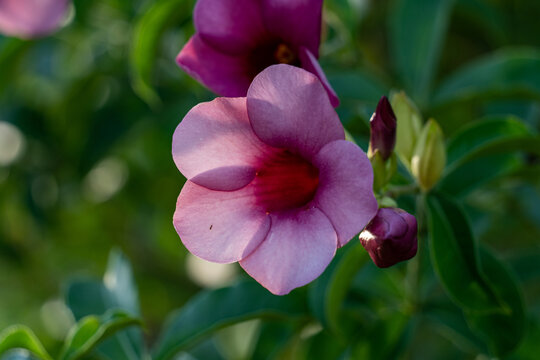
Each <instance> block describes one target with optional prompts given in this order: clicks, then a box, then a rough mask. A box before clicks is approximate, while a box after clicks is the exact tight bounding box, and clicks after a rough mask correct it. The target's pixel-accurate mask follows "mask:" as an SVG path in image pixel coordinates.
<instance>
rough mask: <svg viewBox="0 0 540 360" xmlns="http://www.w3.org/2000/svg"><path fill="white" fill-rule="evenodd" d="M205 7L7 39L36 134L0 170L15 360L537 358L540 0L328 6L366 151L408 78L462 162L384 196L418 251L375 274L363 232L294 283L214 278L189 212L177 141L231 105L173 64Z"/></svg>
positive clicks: (351, 128)
mask: <svg viewBox="0 0 540 360" xmlns="http://www.w3.org/2000/svg"><path fill="white" fill-rule="evenodd" d="M193 6H194V1H193V0H160V1H150V0H137V1H130V0H112V1H109V0H107V1H105V0H95V1H79V0H75V2H74V15H73V19H72V20H71V22H70V23H69V24H67V25H66V27H65V28H63V29H62V30H60V31H59V32H58V33H56V34H55V35H52V36H51V37H48V38H43V39H39V40H32V41H23V40H18V39H14V38H7V37H0V121H3V122H7V123H9V124H12V125H13V126H15V127H16V128H17V129H18V131H19V132H20V138H21V141H22V143H23V145H22V149H23V150H21V152H20V154H19V155H18V157H16V158H14V159H13V161H12V162H10V163H8V164H0V199H1V200H0V274H2V275H0V288H1V289H2V290H0V291H1V293H0V294H1V295H0V328H1V329H5V330H4V331H3V332H2V333H0V359H9V360H13V359H18V360H23V359H35V358H37V359H44V360H49V359H52V358H54V359H66V360H67V359H78V358H90V359H111V360H113V359H114V360H122V359H129V360H134V359H149V358H154V359H160V360H165V359H251V358H252V359H259V358H269V359H288V358H289V359H319V358H320V359H338V358H339V359H362V358H369V359H425V358H436V359H455V358H463V359H474V358H477V356H478V355H480V354H483V355H486V356H491V357H498V358H504V359H505V358H508V359H531V360H532V359H534V358H535V355H534V354H536V353H538V351H540V349H539V345H538V344H539V341H538V339H540V303H539V302H538V298H539V295H540V288H539V287H538V277H539V275H540V272H539V271H538V266H537V264H538V261H539V259H540V249H539V246H538V239H539V238H540V205H539V204H540V180H539V179H540V162H539V156H540V135H539V134H538V131H539V130H540V88H539V84H540V66H539V64H540V55H539V54H540V38H539V37H538V36H537V33H538V31H537V26H538V24H537V21H538V20H537V18H538V14H540V5H539V4H537V3H536V2H531V1H528V0H515V1H512V2H504V1H491V0H437V1H428V0H392V1H391V0H387V1H352V0H350V1H349V0H327V1H325V17H324V18H325V29H324V39H323V45H322V49H321V64H322V66H323V68H324V69H325V72H326V73H327V75H328V79H329V81H330V83H331V84H332V85H333V87H334V88H335V90H336V92H337V93H338V95H339V96H340V98H341V100H342V105H341V106H340V107H339V108H338V109H337V111H338V114H339V115H340V118H341V120H342V122H343V124H344V126H345V127H346V128H347V130H348V132H349V133H350V134H351V135H352V137H353V138H354V139H355V140H356V142H357V143H358V144H360V145H361V146H362V147H363V148H364V149H365V150H366V149H367V141H368V139H369V123H368V120H369V118H370V116H371V113H372V112H373V110H374V108H375V105H376V103H377V101H378V99H379V98H380V96H382V95H389V93H390V91H401V90H403V91H404V92H405V93H406V94H407V96H409V97H410V98H411V100H412V101H413V102H414V103H415V104H416V105H417V106H418V108H419V110H420V112H421V113H422V118H424V119H426V120H427V119H430V118H434V119H435V120H436V121H437V123H438V124H439V125H440V126H441V128H442V132H443V133H444V136H445V138H446V158H447V163H446V166H445V168H444V170H443V172H442V174H441V178H440V180H439V181H438V183H437V184H436V185H435V186H434V188H433V189H432V190H431V191H430V192H428V193H421V192H420V190H419V189H418V186H417V185H416V183H415V180H414V177H413V176H412V175H411V174H410V173H409V171H408V170H407V166H405V165H404V164H400V165H399V166H398V172H397V174H396V175H394V176H393V178H392V179H391V181H390V184H389V185H388V186H387V187H386V188H385V189H384V191H385V193H386V195H387V196H389V197H392V198H394V200H395V201H397V204H398V205H399V206H400V207H401V208H404V209H406V210H407V211H409V212H411V213H413V214H415V215H416V216H417V218H418V220H419V224H420V232H419V253H418V255H417V256H416V258H414V259H412V260H411V261H409V262H407V263H403V264H399V265H397V266H394V267H392V268H389V269H378V268H376V267H374V266H373V265H372V264H371V262H370V260H369V258H368V255H367V253H366V252H365V251H364V250H363V249H362V248H361V246H360V245H359V243H358V241H356V240H354V239H353V241H351V243H350V244H349V245H347V246H345V247H344V248H342V249H339V250H338V253H337V256H336V257H335V259H334V260H333V262H332V263H331V265H330V266H329V267H328V268H327V269H326V271H325V272H324V273H323V275H322V276H321V277H320V278H319V279H317V280H316V281H315V282H313V283H312V284H310V285H308V286H307V287H306V288H301V289H297V290H295V291H293V292H292V293H291V294H290V295H287V296H284V297H275V296H273V295H271V294H270V293H269V292H267V291H266V290H265V289H263V288H262V287H260V286H259V285H258V284H256V283H254V282H253V281H251V280H247V279H244V278H243V276H242V275H237V276H236V278H235V280H234V281H233V284H231V285H230V286H227V284H224V286H223V287H221V288H219V289H212V288H210V289H201V285H200V283H197V282H196V279H195V280H194V278H193V277H192V276H191V275H190V273H189V272H188V270H186V266H187V265H188V264H189V259H187V260H186V250H185V249H184V248H183V247H182V246H181V244H180V242H179V240H178V238H177V235H176V233H175V231H174V228H173V227H172V225H171V218H172V213H173V211H174V205H175V199H176V197H177V195H178V192H179V190H180V188H181V185H182V183H183V182H184V181H185V179H183V178H181V175H180V174H179V173H178V172H177V170H176V168H175V166H174V164H173V162H172V160H171V156H170V145H171V136H172V133H173V131H174V128H175V127H176V126H177V124H178V122H179V120H180V119H181V118H182V116H183V115H185V114H186V112H187V111H188V110H189V109H190V108H191V107H193V106H194V105H195V104H197V103H199V102H202V101H206V100H209V99H211V98H212V97H213V95H212V94H210V93H209V92H208V91H207V90H205V89H203V88H202V87H201V86H200V85H198V84H197V83H196V82H195V81H194V80H192V79H191V78H189V77H188V76H187V75H186V74H184V73H182V72H181V70H179V69H178V68H177V66H176V64H175V63H174V58H175V56H176V54H177V53H178V51H179V50H180V48H181V46H182V45H183V44H184V43H185V42H186V41H187V39H188V38H189V36H190V35H191V34H192V33H193V25H192V22H191V12H192V9H193ZM1 145H2V144H1V143H0V148H1ZM104 174H105V175H104ZM103 176H105V178H106V179H107V181H105V182H103ZM100 179H101V180H100ZM104 184H105V185H104ZM114 247H116V248H121V249H122V251H123V253H125V254H126V255H124V254H123V253H122V252H120V251H119V250H113V251H112V252H110V255H108V254H109V251H110V249H111V248H114ZM107 256H109V260H108V263H107ZM128 258H129V259H130V260H131V262H132V264H133V265H131V264H130V261H128ZM105 267H106V271H105V275H104V277H103V279H102V280H95V279H96V278H98V276H100V274H101V271H102V269H103V268H105ZM61 284H66V285H61ZM61 286H64V287H63V289H64V291H63V293H64V297H63V299H61V301H59V300H58V296H59V295H58V294H59V293H61V292H62V291H61ZM174 309H176V310H175V311H174V312H172V310H174ZM165 318H168V320H167V321H165V322H164V320H165ZM253 319H259V320H257V321H255V322H253ZM13 323H23V324H28V325H30V326H31V327H32V328H33V329H35V333H36V334H37V336H36V335H34V332H32V331H31V330H30V329H29V328H28V327H27V326H23V325H14V326H13V325H11V326H10V324H13ZM163 323H164V324H163ZM162 324H163V325H162ZM38 338H39V339H41V341H42V342H43V345H42V342H40V340H39V339H38ZM21 349H22V350H21ZM45 349H47V350H45Z"/></svg>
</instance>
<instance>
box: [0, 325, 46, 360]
mask: <svg viewBox="0 0 540 360" xmlns="http://www.w3.org/2000/svg"><path fill="white" fill-rule="evenodd" d="M13 349H26V350H28V351H30V352H31V353H33V354H34V355H36V356H38V357H39V358H40V359H42V360H52V358H51V356H50V355H49V354H48V353H47V351H46V350H45V348H44V347H43V345H42V344H41V342H40V341H39V339H38V338H37V337H36V335H35V334H34V333H33V332H32V330H31V329H29V328H28V327H26V326H23V325H13V326H10V327H8V328H7V329H5V330H4V331H2V332H1V333H0V355H3V354H5V353H6V352H8V351H9V350H13ZM14 357H15V355H13V356H9V357H8V358H14ZM15 358H16V357H15Z"/></svg>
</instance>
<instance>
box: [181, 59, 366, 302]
mask: <svg viewBox="0 0 540 360" xmlns="http://www.w3.org/2000/svg"><path fill="white" fill-rule="evenodd" d="M344 139H345V135H344V130H343V127H342V125H341V123H340V121H339V118H338V116H337V114H336V112H335V111H334V109H333V107H332V106H331V104H330V101H329V99H328V96H327V94H326V91H325V90H324V88H323V86H322V85H321V83H320V81H319V80H318V78H317V77H316V76H314V75H313V74H311V73H309V72H307V71H305V70H302V69H300V68H297V67H293V66H289V65H274V66H270V67H268V68H267V69H266V70H264V71H262V72H261V73H260V74H259V75H257V76H256V77H255V79H254V80H253V83H252V84H251V86H250V87H249V90H248V92H247V97H241V98H217V99H215V100H213V101H211V102H207V103H202V104H199V105H197V106H195V107H194V108H193V109H192V110H191V111H190V112H189V113H188V114H187V115H186V116H185V118H184V119H183V120H182V122H181V123H180V125H178V127H177V129H176V131H175V133H174V137H173V148H172V154H173V158H174V161H175V163H176V165H177V167H178V169H179V170H180V171H181V172H182V174H184V175H185V176H186V178H187V179H188V180H187V182H186V184H185V185H184V187H183V189H182V191H181V193H180V196H179V197H178V201H177V204H176V212H175V214H174V226H175V228H176V231H177V232H178V234H179V236H180V238H181V240H182V242H183V243H184V245H185V246H186V248H187V249H188V250H189V251H190V252H192V253H193V254H195V255H197V256H199V257H201V258H203V259H205V260H209V261H214V262H220V263H231V262H236V261H239V262H240V265H241V266H242V267H243V268H244V269H245V271H246V272H247V273H249V274H250V275H251V276H252V277H253V278H255V279H256V280H257V281H258V282H259V283H261V284H262V285H263V286H264V287H266V288H267V289H268V290H270V291H271V292H272V293H274V294H280V295H281V294H286V293H288V292H290V291H291V290H292V289H294V288H296V287H299V286H302V285H305V284H307V283H309V282H311V281H312V280H314V279H315V278H317V277H318V276H319V275H320V274H321V273H322V272H323V271H324V269H325V268H326V267H327V265H328V264H329V263H330V261H331V260H332V258H333V256H334V254H335V252H336V249H337V248H338V247H340V246H343V245H344V244H346V243H347V242H348V241H349V240H350V239H351V238H352V237H353V236H354V235H356V234H357V233H358V232H360V231H361V230H362V229H363V228H364V226H366V224H367V223H368V222H369V221H370V220H371V219H372V218H373V216H374V215H375V213H376V212H377V202H376V200H375V197H374V195H373V191H372V185H373V172H372V169H371V166H370V163H369V160H368V158H367V156H366V154H365V153H364V152H363V151H362V150H361V149H360V148H359V147H358V146H356V145H355V144H353V143H351V142H348V141H345V140H344Z"/></svg>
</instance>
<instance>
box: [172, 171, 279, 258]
mask: <svg viewBox="0 0 540 360" xmlns="http://www.w3.org/2000/svg"><path fill="white" fill-rule="evenodd" d="M173 223H174V227H175V229H176V232H177V233H178V235H179V236H180V239H181V240H182V242H183V243H184V245H185V247H186V248H187V249H188V250H189V251H190V252H191V253H193V254H195V255H197V256H199V257H201V258H203V259H205V260H208V261H214V262H219V263H231V262H235V261H239V260H241V259H243V258H245V257H246V256H248V255H249V254H250V253H251V252H252V251H253V250H254V249H255V248H256V247H257V246H258V245H259V244H260V243H261V241H263V239H264V238H265V237H266V235H267V233H268V230H269V229H270V218H269V216H268V215H266V212H265V211H264V210H262V209H260V207H258V206H257V204H256V202H255V197H254V196H253V189H252V188H251V187H249V186H246V187H244V188H242V189H240V190H237V191H213V190H208V189H206V188H204V187H202V186H199V185H197V184H194V183H192V182H191V181H187V182H186V184H185V185H184V187H183V188H182V192H180V196H179V197H178V201H177V203H176V211H175V213H174V219H173Z"/></svg>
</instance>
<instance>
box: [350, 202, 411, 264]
mask: <svg viewBox="0 0 540 360" xmlns="http://www.w3.org/2000/svg"><path fill="white" fill-rule="evenodd" d="M417 232H418V226H417V224H416V218H415V217H414V216H412V215H411V214H409V213H408V212H406V211H404V210H401V209H397V208H381V209H379V211H378V212H377V216H375V218H373V220H371V222H370V223H369V225H368V226H367V227H366V229H365V230H364V231H362V233H361V234H360V243H362V246H364V248H365V249H366V250H367V251H368V253H369V256H370V257H371V259H372V260H373V262H374V263H375V265H377V266H378V267H380V268H385V267H390V266H392V265H394V264H396V263H398V262H400V261H405V260H409V259H411V258H412V257H414V255H416V250H417V246H418V244H417V239H416V234H417Z"/></svg>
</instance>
